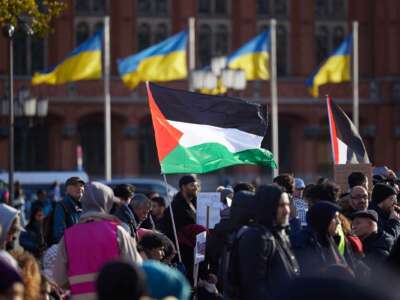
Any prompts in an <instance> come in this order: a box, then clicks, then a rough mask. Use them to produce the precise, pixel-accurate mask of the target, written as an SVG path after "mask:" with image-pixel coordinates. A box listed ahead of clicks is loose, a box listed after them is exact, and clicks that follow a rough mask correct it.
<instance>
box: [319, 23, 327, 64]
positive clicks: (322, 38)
mask: <svg viewBox="0 0 400 300" xmlns="http://www.w3.org/2000/svg"><path fill="white" fill-rule="evenodd" d="M316 46H317V49H316V50H317V64H318V65H319V64H320V63H321V62H322V61H323V60H324V59H326V57H327V56H328V52H329V31H328V28H327V27H326V26H320V27H318V29H317V38H316Z"/></svg>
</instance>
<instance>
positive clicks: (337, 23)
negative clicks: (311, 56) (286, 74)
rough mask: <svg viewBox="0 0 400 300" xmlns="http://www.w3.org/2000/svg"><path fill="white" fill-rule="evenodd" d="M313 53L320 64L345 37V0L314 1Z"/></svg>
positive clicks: (346, 23) (346, 24)
mask: <svg viewBox="0 0 400 300" xmlns="http://www.w3.org/2000/svg"><path fill="white" fill-rule="evenodd" d="M315 16H316V28H315V50H316V51H315V53H316V62H317V65H319V64H321V63H322V62H323V61H324V60H325V59H326V58H327V57H328V55H329V53H331V52H332V51H333V50H334V49H336V48H337V47H338V46H339V45H340V44H341V43H342V42H343V40H344V39H345V36H346V34H347V27H348V22H347V1H344V0H316V1H315Z"/></svg>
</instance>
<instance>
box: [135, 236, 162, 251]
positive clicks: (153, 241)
mask: <svg viewBox="0 0 400 300" xmlns="http://www.w3.org/2000/svg"><path fill="white" fill-rule="evenodd" d="M138 247H139V249H140V250H143V251H146V250H152V249H157V248H161V247H164V243H163V240H162V238H161V237H160V236H159V235H158V234H156V233H151V234H146V235H145V236H143V237H142V238H141V240H140V242H139V245H138Z"/></svg>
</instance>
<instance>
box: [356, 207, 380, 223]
mask: <svg viewBox="0 0 400 300" xmlns="http://www.w3.org/2000/svg"><path fill="white" fill-rule="evenodd" d="M355 218H368V219H371V220H372V221H374V222H376V223H378V213H377V212H376V211H374V210H372V209H369V210H359V211H356V212H355V213H354V214H352V215H351V219H352V220H354V219H355Z"/></svg>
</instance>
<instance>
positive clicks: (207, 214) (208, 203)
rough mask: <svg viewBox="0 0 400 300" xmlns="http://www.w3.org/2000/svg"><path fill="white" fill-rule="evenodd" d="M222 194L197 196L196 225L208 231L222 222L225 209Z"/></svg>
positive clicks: (201, 194) (200, 194)
mask: <svg viewBox="0 0 400 300" xmlns="http://www.w3.org/2000/svg"><path fill="white" fill-rule="evenodd" d="M220 199H221V194H220V193H199V194H198V196H197V209H196V211H197V214H196V223H197V224H198V225H202V226H204V227H206V228H208V229H213V228H214V226H215V224H217V223H219V221H220V220H221V216H220V212H221V209H222V208H223V206H222V203H221V201H220Z"/></svg>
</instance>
